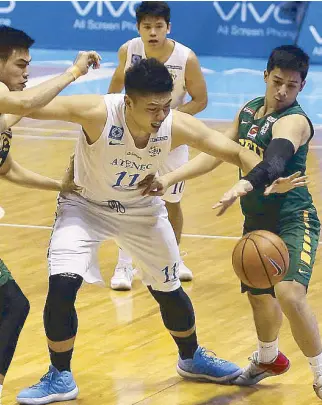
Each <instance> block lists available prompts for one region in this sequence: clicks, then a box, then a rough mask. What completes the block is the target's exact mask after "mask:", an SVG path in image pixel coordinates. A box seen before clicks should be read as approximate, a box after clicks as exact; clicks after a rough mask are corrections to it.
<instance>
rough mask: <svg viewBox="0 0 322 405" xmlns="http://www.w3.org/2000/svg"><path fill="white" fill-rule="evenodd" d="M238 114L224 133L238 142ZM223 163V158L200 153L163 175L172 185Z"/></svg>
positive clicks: (204, 172)
mask: <svg viewBox="0 0 322 405" xmlns="http://www.w3.org/2000/svg"><path fill="white" fill-rule="evenodd" d="M238 116H239V114H238V115H237V116H236V118H235V119H234V121H233V124H232V126H231V127H229V128H228V129H227V130H226V131H225V133H224V136H225V137H226V138H228V139H231V140H232V141H234V142H238ZM221 163H223V161H222V160H221V159H218V158H215V157H214V156H211V155H208V154H207V153H199V155H197V156H196V157H195V158H193V159H191V160H189V161H188V162H187V163H185V164H184V165H182V166H180V167H179V168H178V169H176V170H174V171H172V172H168V173H166V174H164V175H163V176H162V177H166V181H167V183H168V184H169V187H170V186H172V185H173V184H176V183H178V182H181V181H184V180H190V179H194V178H195V177H199V176H202V175H203V174H206V173H209V172H211V171H212V170H214V169H215V168H217V167H218V166H219V165H220V164H221Z"/></svg>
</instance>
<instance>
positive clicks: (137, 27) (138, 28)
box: [136, 23, 140, 33]
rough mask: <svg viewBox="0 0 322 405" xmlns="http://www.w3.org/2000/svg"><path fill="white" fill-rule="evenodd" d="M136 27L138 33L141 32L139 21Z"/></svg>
mask: <svg viewBox="0 0 322 405" xmlns="http://www.w3.org/2000/svg"><path fill="white" fill-rule="evenodd" d="M136 29H137V30H138V33H140V26H139V24H138V23H136Z"/></svg>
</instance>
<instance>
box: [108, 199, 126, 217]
mask: <svg viewBox="0 0 322 405" xmlns="http://www.w3.org/2000/svg"><path fill="white" fill-rule="evenodd" d="M106 202H107V206H108V207H109V208H111V210H116V212H120V213H121V214H124V212H125V207H124V205H122V204H121V203H120V202H119V201H116V200H109V201H106Z"/></svg>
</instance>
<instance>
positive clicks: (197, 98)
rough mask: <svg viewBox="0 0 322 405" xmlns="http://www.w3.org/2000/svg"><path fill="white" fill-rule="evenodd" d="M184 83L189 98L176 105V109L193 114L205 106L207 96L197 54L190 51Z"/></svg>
mask: <svg viewBox="0 0 322 405" xmlns="http://www.w3.org/2000/svg"><path fill="white" fill-rule="evenodd" d="M185 84H186V88H187V92H188V94H189V95H190V97H191V100H190V101H189V102H187V103H186V104H182V105H180V106H178V108H177V110H178V111H181V112H184V113H186V114H190V115H195V114H197V113H198V112H200V111H202V110H204V109H205V108H206V107H207V103H208V96H207V87H206V82H205V78H204V76H203V74H202V71H201V67H200V64H199V61H198V58H197V56H196V55H195V53H194V52H192V51H191V52H190V54H189V57H188V60H187V64H186V71H185Z"/></svg>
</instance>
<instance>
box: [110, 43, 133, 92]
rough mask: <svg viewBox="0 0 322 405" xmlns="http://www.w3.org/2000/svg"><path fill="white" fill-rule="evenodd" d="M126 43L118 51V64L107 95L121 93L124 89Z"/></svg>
mask: <svg viewBox="0 0 322 405" xmlns="http://www.w3.org/2000/svg"><path fill="white" fill-rule="evenodd" d="M127 48H128V43H127V42H126V43H125V44H123V45H122V46H121V47H120V49H119V51H118V59H119V64H118V66H117V68H116V69H115V72H114V74H113V76H112V79H111V83H110V86H109V88H108V91H107V92H108V93H109V94H110V93H121V91H122V90H123V87H124V69H125V63H126V55H127Z"/></svg>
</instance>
